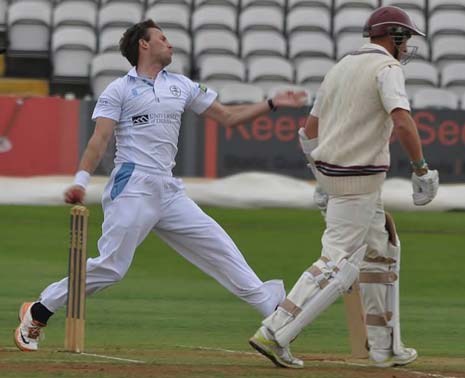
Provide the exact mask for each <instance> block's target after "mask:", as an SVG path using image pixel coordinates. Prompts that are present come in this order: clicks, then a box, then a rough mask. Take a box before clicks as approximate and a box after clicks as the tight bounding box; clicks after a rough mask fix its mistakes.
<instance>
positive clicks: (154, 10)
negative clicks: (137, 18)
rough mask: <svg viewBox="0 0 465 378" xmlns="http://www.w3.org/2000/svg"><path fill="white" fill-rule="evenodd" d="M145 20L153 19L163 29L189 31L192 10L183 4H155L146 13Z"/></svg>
mask: <svg viewBox="0 0 465 378" xmlns="http://www.w3.org/2000/svg"><path fill="white" fill-rule="evenodd" d="M145 18H151V19H152V20H153V21H155V23H156V24H157V25H159V26H160V27H161V28H162V29H165V28H170V29H184V30H186V31H188V30H189V26H190V9H189V8H188V7H187V6H185V5H183V4H166V3H162V4H154V5H153V6H151V7H150V8H149V9H147V12H146V13H145Z"/></svg>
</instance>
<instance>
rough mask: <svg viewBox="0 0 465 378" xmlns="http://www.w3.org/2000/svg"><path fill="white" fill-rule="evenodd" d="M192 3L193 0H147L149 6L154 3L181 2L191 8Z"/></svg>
mask: <svg viewBox="0 0 465 378" xmlns="http://www.w3.org/2000/svg"><path fill="white" fill-rule="evenodd" d="M192 3H193V0H147V8H150V7H151V6H152V5H154V4H181V5H185V6H186V7H187V8H188V9H190V8H191V6H192Z"/></svg>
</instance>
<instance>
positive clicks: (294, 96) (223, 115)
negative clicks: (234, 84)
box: [202, 91, 307, 127]
mask: <svg viewBox="0 0 465 378" xmlns="http://www.w3.org/2000/svg"><path fill="white" fill-rule="evenodd" d="M306 100H307V93H306V92H305V91H300V92H284V93H278V94H277V95H276V96H274V97H273V98H272V99H270V100H266V101H261V102H257V103H254V104H245V105H224V104H221V103H220V102H218V101H215V102H214V103H213V104H212V105H211V106H210V107H209V108H208V109H207V110H206V111H205V112H203V113H202V115H203V116H205V117H208V118H212V119H214V120H215V121H217V122H219V123H221V124H222V125H223V126H226V127H234V126H238V125H240V124H241V123H243V122H246V121H250V120H251V119H253V118H255V117H257V116H259V115H261V114H264V113H267V112H269V111H271V110H275V109H276V108H279V107H291V108H299V107H302V106H304V105H305V104H306Z"/></svg>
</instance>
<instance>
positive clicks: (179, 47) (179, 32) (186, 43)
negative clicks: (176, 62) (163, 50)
mask: <svg viewBox="0 0 465 378" xmlns="http://www.w3.org/2000/svg"><path fill="white" fill-rule="evenodd" d="M163 33H164V34H165V36H166V38H167V39H168V42H169V43H170V44H171V46H172V47H173V52H174V53H175V54H179V55H184V56H185V58H186V59H190V57H191V52H192V41H191V37H190V35H189V34H188V33H187V31H185V30H184V29H163Z"/></svg>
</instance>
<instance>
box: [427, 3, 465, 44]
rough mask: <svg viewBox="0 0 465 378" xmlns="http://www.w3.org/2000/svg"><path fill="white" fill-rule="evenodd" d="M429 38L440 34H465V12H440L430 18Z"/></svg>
mask: <svg viewBox="0 0 465 378" xmlns="http://www.w3.org/2000/svg"><path fill="white" fill-rule="evenodd" d="M428 31H429V38H432V39H434V38H435V37H436V35H440V34H465V12H459V11H456V10H438V11H436V12H434V13H433V14H432V15H431V16H430V17H429V23H428Z"/></svg>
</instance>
